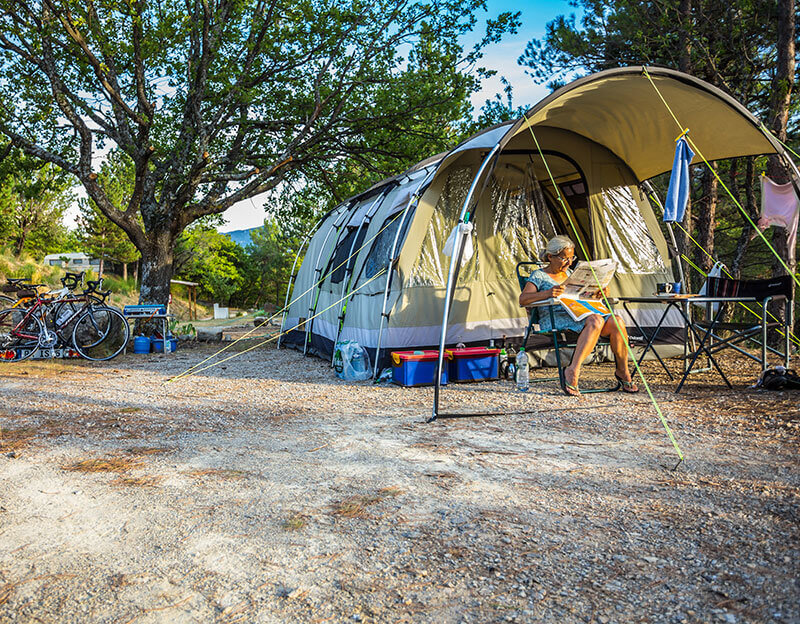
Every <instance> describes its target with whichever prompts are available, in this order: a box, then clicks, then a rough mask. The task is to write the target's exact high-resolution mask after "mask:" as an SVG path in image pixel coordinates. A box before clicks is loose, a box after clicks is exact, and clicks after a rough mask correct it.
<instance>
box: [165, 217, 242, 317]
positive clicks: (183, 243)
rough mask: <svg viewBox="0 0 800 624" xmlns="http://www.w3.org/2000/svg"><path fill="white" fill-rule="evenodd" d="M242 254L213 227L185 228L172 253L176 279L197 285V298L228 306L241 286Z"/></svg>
mask: <svg viewBox="0 0 800 624" xmlns="http://www.w3.org/2000/svg"><path fill="white" fill-rule="evenodd" d="M244 256H245V254H244V251H243V250H242V248H241V247H239V246H238V245H237V244H236V243H234V242H233V241H232V240H231V239H230V238H229V237H228V236H225V235H224V234H220V233H219V232H217V231H216V230H215V229H214V228H213V227H212V226H209V225H203V224H201V225H197V226H194V227H190V228H188V229H187V230H186V231H185V232H184V233H183V235H182V236H181V237H180V239H178V243H177V245H176V249H175V259H176V275H177V276H178V277H179V278H180V279H184V280H187V281H192V282H198V283H199V284H200V291H201V292H200V296H206V297H210V298H212V299H213V300H214V301H218V302H228V301H230V299H231V297H232V296H233V295H234V294H235V293H236V292H237V291H238V290H239V289H240V288H241V287H242V285H243V284H244V277H243V276H242V267H243V265H244Z"/></svg>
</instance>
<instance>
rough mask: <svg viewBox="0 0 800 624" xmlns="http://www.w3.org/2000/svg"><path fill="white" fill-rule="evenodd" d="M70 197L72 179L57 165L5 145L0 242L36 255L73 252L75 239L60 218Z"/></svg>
mask: <svg viewBox="0 0 800 624" xmlns="http://www.w3.org/2000/svg"><path fill="white" fill-rule="evenodd" d="M73 200H74V195H73V193H72V185H71V182H70V181H69V179H68V176H67V175H66V174H64V172H63V171H61V170H60V169H58V167H56V166H54V165H52V164H50V163H45V162H42V161H41V160H38V159H35V158H32V157H30V156H26V155H25V154H24V153H22V152H21V151H19V150H12V149H10V148H7V154H6V156H5V157H4V158H3V159H2V160H0V245H8V246H9V247H10V248H11V250H12V251H13V253H14V255H16V256H20V255H22V254H23V253H24V252H27V253H30V254H32V255H34V256H37V257H39V258H41V257H44V256H45V255H47V254H48V253H56V252H59V251H72V248H71V247H72V245H73V243H74V239H72V238H71V237H70V235H69V233H68V231H67V229H66V228H65V227H64V225H63V223H62V222H61V221H62V217H63V216H64V211H65V210H66V209H67V207H68V206H69V205H70V204H71V203H72V202H73Z"/></svg>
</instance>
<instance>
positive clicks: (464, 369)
mask: <svg viewBox="0 0 800 624" xmlns="http://www.w3.org/2000/svg"><path fill="white" fill-rule="evenodd" d="M444 354H445V357H446V358H447V360H448V377H449V379H450V381H462V382H463V381H489V380H491V379H497V377H498V375H497V365H498V357H497V356H498V355H499V354H500V349H489V348H487V347H467V348H465V349H447V350H446V351H445V352H444Z"/></svg>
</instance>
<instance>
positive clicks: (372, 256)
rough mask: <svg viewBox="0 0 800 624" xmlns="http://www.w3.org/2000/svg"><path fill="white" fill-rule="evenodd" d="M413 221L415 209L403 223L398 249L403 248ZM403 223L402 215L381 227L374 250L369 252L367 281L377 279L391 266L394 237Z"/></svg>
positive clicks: (366, 268) (387, 220)
mask: <svg viewBox="0 0 800 624" xmlns="http://www.w3.org/2000/svg"><path fill="white" fill-rule="evenodd" d="M413 220H414V208H412V209H411V210H409V212H408V214H407V215H406V218H405V221H404V222H403V231H402V232H401V233H400V238H399V239H398V240H397V249H402V248H403V241H404V240H405V237H406V233H407V232H408V227H409V225H410V224H411V221H413ZM401 221H403V217H402V215H397V218H396V219H395V218H394V217H389V218H388V219H386V221H385V222H384V224H383V226H382V227H381V233H380V234H378V236H376V237H375V242H374V243H373V244H372V249H370V250H369V255H368V256H367V261H366V264H365V265H364V277H365V278H366V279H370V278H372V277H375V276H376V275H377V274H378V273H380V271H381V270H382V269H385V268H386V266H387V265H388V264H389V254H391V253H392V245H393V244H394V237H395V234H397V228H399V227H400V222H401Z"/></svg>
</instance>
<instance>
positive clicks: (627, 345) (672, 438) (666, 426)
mask: <svg viewBox="0 0 800 624" xmlns="http://www.w3.org/2000/svg"><path fill="white" fill-rule="evenodd" d="M525 121H526V125H527V126H528V130H529V131H530V133H531V137H533V142H534V143H535V144H536V149H537V150H538V152H539V157H540V158H541V159H542V162H543V163H544V166H545V169H546V170H547V175H548V176H549V178H550V182H551V184H552V185H553V188H554V189H555V191H556V194H557V197H558V201H559V203H560V204H561V208H562V209H564V213H565V214H566V215H567V218H568V220H569V224H570V227H571V228H572V231H573V233H574V234H575V238H576V239H577V241H578V244H579V245H580V247H581V251H583V254H584V257H585V258H589V257H590V256H589V253H588V252H587V250H586V247H585V246H584V244H583V241H582V240H581V237H580V236H579V235H578V228H577V226H576V225H575V222H574V221H573V219H572V216H571V215H570V213H569V211H568V210H567V209H566V205H565V201H564V198H563V195H562V193H561V189H560V188H559V187H558V185H557V184H556V183H555V179H554V178H553V174H552V172H551V171H550V166H549V165H548V164H547V160H546V159H545V157H544V153H543V152H542V148H541V146H540V145H539V141H538V139H537V138H536V135H535V134H534V132H533V127H532V126H531V122H530V119H529V118H528V117H526V118H525ZM589 268H590V269H591V271H592V275H593V276H594V279H595V281H596V282H597V286H598V289H599V290H600V293H601V295H602V297H603V301H604V303H605V304H606V306H607V307H608V309H609V310H611V311H612V314H611V318H612V319H613V320H614V324H615V325H616V327H617V331H618V332H619V333H620V336H626V334H625V333H623V331H622V328H621V327H620V325H619V320H618V319H617V315H616V313H615V312H614V308H613V306H612V305H611V303H610V302H609V300H608V297H607V295H606V293H605V291H604V290H603V289H602V288H601V287H600V279H599V278H598V277H597V273H596V272H595V270H594V267H593V266H592V265H591V264H589ZM624 342H625V348H626V349H627V352H628V356H629V357H630V359H631V361H632V362H633V365H634V367H635V368H636V372H637V373H638V375H639V378H640V379H641V380H642V385H644V388H645V390H646V391H647V395H648V396H649V397H650V402H651V403H652V404H653V406H654V407H655V410H656V413H657V414H658V417H659V419H660V420H661V424H662V425H663V427H664V430H665V431H666V432H667V436H668V437H669V440H670V442H672V446H673V448H674V449H675V451H676V452H677V454H678V458H679V460H680V461H679V462H678V465H680V463H681V462H682V461H683V459H684V457H683V452H682V451H681V449H680V446H678V441H677V440H676V439H675V435H674V434H673V433H672V429H671V428H670V426H669V423H668V422H667V419H666V417H665V416H664V413H663V412H662V411H661V406H659V404H658V401H657V400H656V398H655V396H654V395H653V392H652V390H651V389H650V384H648V383H647V380H646V379H645V377H644V373H643V372H642V369H641V368H640V367H639V363H638V362H637V361H636V357H635V356H634V354H633V350H632V349H631V345H630V343H629V341H628V339H627V337H626V338H625V339H624ZM678 465H676V466H675V467H676V468H677V466H678Z"/></svg>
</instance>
